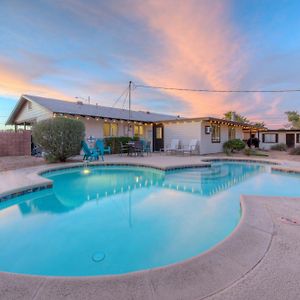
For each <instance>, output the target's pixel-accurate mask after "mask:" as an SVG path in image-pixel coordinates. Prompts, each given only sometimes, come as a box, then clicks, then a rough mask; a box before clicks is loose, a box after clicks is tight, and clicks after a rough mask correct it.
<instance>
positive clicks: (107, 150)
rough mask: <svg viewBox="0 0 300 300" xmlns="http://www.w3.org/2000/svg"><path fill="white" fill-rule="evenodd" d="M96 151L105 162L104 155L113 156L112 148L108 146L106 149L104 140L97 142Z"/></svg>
mask: <svg viewBox="0 0 300 300" xmlns="http://www.w3.org/2000/svg"><path fill="white" fill-rule="evenodd" d="M96 151H97V153H98V154H99V155H101V158H102V160H103V161H104V154H105V153H108V154H111V149H110V147H109V146H108V147H106V148H105V147H104V142H103V140H99V139H98V140H97V141H96Z"/></svg>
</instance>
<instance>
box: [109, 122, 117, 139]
mask: <svg viewBox="0 0 300 300" xmlns="http://www.w3.org/2000/svg"><path fill="white" fill-rule="evenodd" d="M110 136H118V124H117V123H111V124H110Z"/></svg>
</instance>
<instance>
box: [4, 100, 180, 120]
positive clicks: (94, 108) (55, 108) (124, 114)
mask: <svg viewBox="0 0 300 300" xmlns="http://www.w3.org/2000/svg"><path fill="white" fill-rule="evenodd" d="M26 100H29V101H33V102H35V103H37V104H39V105H41V106H43V107H45V108H46V109H48V110H49V111H51V112H53V113H58V114H59V113H61V114H70V115H82V116H90V117H102V118H110V119H120V120H127V119H128V118H129V112H128V110H127V109H121V108H114V107H107V106H100V105H93V104H85V103H82V102H70V101H63V100H59V99H53V98H45V97H40V96H33V95H22V96H21V98H20V100H19V102H18V104H17V105H16V107H15V109H14V110H13V112H12V114H11V115H10V117H9V118H8V120H7V123H6V124H7V125H11V124H13V121H14V118H15V117H16V115H17V113H18V112H19V111H20V109H21V106H22V104H23V103H24V101H26ZM130 119H131V120H133V121H139V122H158V121H160V120H176V119H178V117H177V116H172V115H166V114H157V113H152V112H144V111H131V118H130Z"/></svg>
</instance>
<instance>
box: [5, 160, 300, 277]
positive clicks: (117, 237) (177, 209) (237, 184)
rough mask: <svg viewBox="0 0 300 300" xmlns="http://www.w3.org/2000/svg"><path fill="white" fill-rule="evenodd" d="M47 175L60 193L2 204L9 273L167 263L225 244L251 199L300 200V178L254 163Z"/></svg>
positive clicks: (87, 271)
mask: <svg viewBox="0 0 300 300" xmlns="http://www.w3.org/2000/svg"><path fill="white" fill-rule="evenodd" d="M45 177H47V178H49V179H51V180H53V181H54V186H53V188H52V189H47V190H43V191H40V192H35V193H31V194H26V195H24V196H20V197H17V198H14V199H12V200H10V201H8V202H3V203H2V204H0V247H1V251H0V271H7V272H16V273H26V274H39V275H53V276H92V275H104V274H122V273H127V272H132V271H138V270H145V269H151V268H154V267H160V266H165V265H169V264H173V263H176V262H180V261H183V260H186V259H188V258H191V257H194V256H196V255H199V254H200V253H202V252H204V251H206V250H208V249H210V248H211V247H213V246H214V245H216V244H217V243H219V242H220V241H222V240H223V239H225V238H226V237H227V236H228V235H229V234H230V233H231V232H232V231H233V230H234V228H235V227H236V226H237V224H238V223H239V220H240V216H241V211H240V195H241V194H249V195H251V194H252V195H253V194H256V195H276V196H298V197H299V196H300V189H299V183H300V176H298V175H290V174H285V173H271V172H270V167H269V166H267V165H259V164H253V163H231V162H226V163H214V164H213V166H212V167H211V168H191V169H180V170H174V171H167V172H163V171H159V170H155V169H151V168H139V167H128V166H110V167H108V166H106V167H103V166H102V167H90V168H88V169H82V168H77V169H70V170H64V171H55V172H52V173H48V174H46V175H45Z"/></svg>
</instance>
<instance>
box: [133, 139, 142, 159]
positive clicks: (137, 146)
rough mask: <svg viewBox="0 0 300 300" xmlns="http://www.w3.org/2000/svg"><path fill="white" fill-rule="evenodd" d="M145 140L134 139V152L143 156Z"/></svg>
mask: <svg viewBox="0 0 300 300" xmlns="http://www.w3.org/2000/svg"><path fill="white" fill-rule="evenodd" d="M143 150H144V147H143V141H134V150H133V151H134V153H135V155H136V156H138V155H139V156H143Z"/></svg>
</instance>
